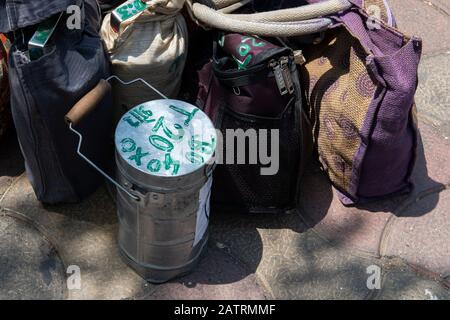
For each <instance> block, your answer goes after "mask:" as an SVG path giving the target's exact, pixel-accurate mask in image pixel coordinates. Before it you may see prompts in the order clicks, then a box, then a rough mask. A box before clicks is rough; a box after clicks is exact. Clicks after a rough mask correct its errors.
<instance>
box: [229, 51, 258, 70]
mask: <svg viewBox="0 0 450 320" xmlns="http://www.w3.org/2000/svg"><path fill="white" fill-rule="evenodd" d="M233 59H234V61H236V63H237V64H238V70H245V69H247V66H248V65H249V64H250V61H252V59H253V55H251V54H249V55H248V56H247V57H246V58H245V59H244V61H241V60H239V59H238V58H236V57H235V56H233Z"/></svg>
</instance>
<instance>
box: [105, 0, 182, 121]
mask: <svg viewBox="0 0 450 320" xmlns="http://www.w3.org/2000/svg"><path fill="white" fill-rule="evenodd" d="M184 2H185V1H184V0H155V1H152V2H151V5H150V7H149V8H148V9H147V10H145V11H143V12H142V13H141V14H140V15H137V16H136V17H135V19H134V21H132V23H131V24H129V25H128V26H126V27H125V28H122V27H121V28H120V29H119V30H117V31H115V30H114V29H113V27H112V26H111V14H108V15H106V17H105V19H104V21H103V25H102V28H101V35H102V38H103V41H104V43H105V45H106V50H107V53H108V54H109V57H110V60H111V63H112V73H113V74H115V75H117V76H118V77H119V78H121V79H123V80H125V81H131V80H134V79H137V78H141V79H143V80H145V81H146V82H148V83H149V84H150V85H152V86H154V87H155V88H156V89H158V90H159V91H160V92H161V93H163V94H164V95H165V96H167V97H168V98H176V97H177V95H178V92H179V90H180V85H181V77H182V73H183V69H184V64H185V61H186V53H187V52H186V51H187V41H188V32H187V27H186V22H185V20H184V17H183V16H182V14H181V13H180V10H181V9H182V8H183V5H184ZM113 94H114V108H115V114H116V118H117V119H118V118H119V117H120V116H121V115H122V114H123V113H124V112H126V111H127V110H129V109H130V108H132V107H134V106H136V105H138V104H139V103H142V102H146V101H149V100H153V99H158V98H159V97H160V96H159V95H158V94H157V93H155V92H154V91H153V90H149V88H148V87H147V86H145V85H144V84H142V83H136V84H134V85H132V86H123V85H121V84H118V83H113Z"/></svg>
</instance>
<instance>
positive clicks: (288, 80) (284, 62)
mask: <svg viewBox="0 0 450 320" xmlns="http://www.w3.org/2000/svg"><path fill="white" fill-rule="evenodd" d="M280 66H281V71H282V72H283V78H284V83H285V84H286V88H287V90H288V92H289V94H293V93H294V83H293V82H292V75H291V70H290V68H289V57H281V58H280Z"/></svg>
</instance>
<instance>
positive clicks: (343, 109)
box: [302, 28, 376, 190]
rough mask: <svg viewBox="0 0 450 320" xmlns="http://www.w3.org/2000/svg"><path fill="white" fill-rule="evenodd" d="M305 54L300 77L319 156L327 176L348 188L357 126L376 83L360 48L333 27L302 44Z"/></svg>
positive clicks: (360, 123) (356, 148) (355, 145)
mask: <svg viewBox="0 0 450 320" xmlns="http://www.w3.org/2000/svg"><path fill="white" fill-rule="evenodd" d="M305 56H306V59H307V61H308V62H307V63H306V64H305V69H306V72H304V76H303V77H302V78H303V81H304V82H306V83H304V84H303V85H304V87H306V90H307V91H306V95H307V98H308V100H309V101H308V102H309V103H308V104H309V107H310V110H309V112H310V116H311V118H312V119H313V120H314V128H313V130H314V137H315V143H316V145H317V148H318V152H319V158H320V161H321V163H322V165H323V167H324V169H325V170H326V171H327V173H328V175H329V177H330V179H331V181H332V182H333V183H334V184H335V185H336V186H337V187H338V188H341V189H342V190H348V188H349V182H350V178H351V173H352V170H353V169H354V168H353V157H354V155H355V153H356V151H357V150H358V148H359V146H360V144H361V133H360V132H361V128H362V125H363V122H364V119H365V117H366V114H367V112H368V109H369V105H370V102H371V101H372V98H373V96H374V93H375V89H376V86H375V85H374V82H373V81H372V79H371V77H370V75H369V73H368V71H367V69H366V67H365V58H366V53H365V52H364V50H363V49H362V48H361V46H360V44H359V42H358V41H357V40H355V39H354V38H353V37H351V36H350V35H349V34H348V33H347V32H346V31H345V30H344V29H342V28H339V29H338V30H335V31H333V32H329V33H328V35H327V37H326V38H325V39H324V41H322V42H321V43H320V44H319V45H317V46H311V48H308V49H306V50H305Z"/></svg>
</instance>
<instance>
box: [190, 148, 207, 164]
mask: <svg viewBox="0 0 450 320" xmlns="http://www.w3.org/2000/svg"><path fill="white" fill-rule="evenodd" d="M186 159H187V160H188V161H190V162H191V163H193V164H203V163H204V162H205V159H203V157H202V156H201V155H199V154H198V153H195V152H194V151H191V152H186Z"/></svg>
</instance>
